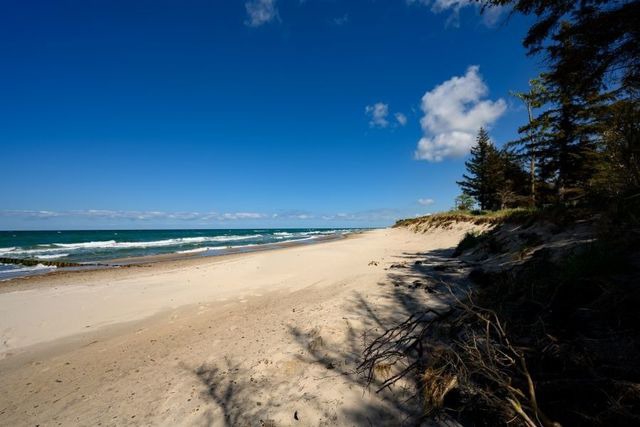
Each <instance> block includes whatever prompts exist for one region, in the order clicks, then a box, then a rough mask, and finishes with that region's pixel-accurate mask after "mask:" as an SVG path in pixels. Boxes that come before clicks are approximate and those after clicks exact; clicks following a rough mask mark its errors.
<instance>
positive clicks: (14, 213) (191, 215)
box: [0, 209, 267, 221]
mask: <svg viewBox="0 0 640 427" xmlns="http://www.w3.org/2000/svg"><path fill="white" fill-rule="evenodd" d="M0 216H1V217H17V218H27V219H29V218H31V219H48V218H59V217H68V218H87V219H91V218H94V219H110V220H118V219H124V220H132V221H149V220H177V221H226V220H242V219H261V218H266V217H267V215H266V214H263V213H257V212H226V213H217V212H164V211H121V210H106V209H87V210H70V211H58V212H54V211H38V210H0Z"/></svg>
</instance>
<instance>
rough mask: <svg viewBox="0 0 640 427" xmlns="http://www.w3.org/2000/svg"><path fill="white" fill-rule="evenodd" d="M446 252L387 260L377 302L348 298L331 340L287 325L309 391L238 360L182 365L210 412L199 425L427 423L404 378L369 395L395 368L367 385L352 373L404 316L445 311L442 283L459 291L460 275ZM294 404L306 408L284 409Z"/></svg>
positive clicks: (462, 282) (383, 370)
mask: <svg viewBox="0 0 640 427" xmlns="http://www.w3.org/2000/svg"><path fill="white" fill-rule="evenodd" d="M452 251H453V249H452V248H451V249H447V250H434V251H429V252H420V253H403V254H402V255H401V257H400V258H399V260H397V261H396V262H395V263H392V264H389V265H387V266H385V270H386V271H387V275H386V278H385V280H384V281H382V282H380V283H378V285H379V286H380V287H382V288H383V290H384V292H382V295H383V296H382V298H381V299H378V300H377V301H376V302H375V304H373V303H372V302H370V301H369V300H368V299H367V297H366V296H365V295H362V294H360V293H353V294H352V296H351V297H350V299H349V301H348V302H347V304H348V307H349V308H350V310H349V313H350V314H349V317H348V318H346V317H345V318H343V320H344V329H343V331H342V334H341V338H340V339H339V340H337V342H328V341H327V340H326V339H325V338H324V337H323V335H322V333H321V331H319V330H317V329H311V330H303V329H301V328H299V327H292V326H290V327H289V333H290V336H291V339H292V340H293V342H294V343H295V344H296V346H297V347H298V348H299V350H300V351H299V352H298V353H296V358H297V361H298V362H299V363H300V366H302V368H301V369H302V370H303V371H304V373H305V375H306V376H307V377H311V378H312V379H313V380H314V381H316V382H317V386H316V388H315V389H311V390H309V389H306V390H297V389H295V387H292V384H291V382H290V381H283V382H281V383H277V382H275V381H274V378H270V377H268V376H264V375H263V376H259V375H255V377H254V376H252V375H254V374H255V371H252V370H251V369H250V368H247V367H243V364H242V363H241V362H239V361H231V360H225V361H224V362H222V363H217V364H203V365H201V366H198V367H196V368H195V369H194V368H193V367H192V368H188V367H185V369H189V371H190V372H191V373H192V374H193V375H195V376H196V377H197V379H198V380H199V382H200V383H201V384H202V386H203V388H204V390H205V391H204V392H203V393H204V394H205V396H203V397H204V398H205V400H208V401H210V402H213V403H214V404H215V406H216V407H217V408H218V410H215V411H214V410H209V411H207V412H206V413H205V414H204V415H205V424H207V425H227V426H244V425H252V426H254V425H258V426H275V425H282V424H285V425H296V423H297V424H298V425H416V424H418V423H421V424H426V425H428V424H429V422H428V420H421V418H420V416H421V413H422V410H421V408H422V403H421V402H420V401H419V398H418V397H416V391H415V390H416V389H415V387H416V384H415V383H412V382H411V381H412V380H408V381H405V382H403V383H399V384H396V385H395V386H394V387H392V388H388V389H385V390H382V391H380V392H379V393H377V392H376V391H377V389H378V387H377V386H379V385H380V384H382V382H383V381H384V380H385V379H386V377H388V375H390V374H391V372H390V371H391V370H392V369H397V367H387V368H385V367H381V369H380V371H379V372H376V376H375V378H374V380H373V382H372V383H371V384H370V385H369V386H367V381H366V378H365V376H364V375H363V374H362V372H359V371H358V369H357V368H358V365H359V364H360V363H361V361H362V353H363V350H364V348H365V347H366V345H367V344H369V343H370V342H371V341H372V340H373V339H375V338H376V337H377V336H379V335H381V334H382V333H383V332H384V331H385V330H387V329H388V328H390V327H393V326H395V325H397V324H398V323H400V322H402V321H404V320H406V319H407V317H409V316H410V315H411V314H415V313H417V312H421V311H424V310H426V309H436V310H437V309H444V308H446V307H447V306H448V305H449V304H450V299H451V294H450V292H449V286H448V285H454V287H455V288H456V289H459V290H463V289H465V288H466V286H467V283H466V276H467V273H468V271H467V270H466V268H465V267H464V265H463V264H462V263H461V262H460V261H458V260H457V259H454V258H451V253H452ZM336 384H339V385H340V388H339V389H337V390H336V391H335V392H333V393H332V390H331V387H332V386H334V385H336ZM327 389H328V390H327ZM340 390H350V391H351V392H353V393H358V395H359V396H369V398H368V399H362V401H361V402H360V403H359V404H358V405H357V407H354V406H349V405H341V404H340V403H341V396H340ZM274 396H277V398H276V397H274ZM292 402H294V403H295V405H292ZM297 407H300V408H306V410H300V411H298V410H295V409H291V408H297ZM306 413H313V414H321V416H320V417H318V418H317V419H312V420H311V419H308V418H304V415H305V414H306ZM221 418H222V419H221Z"/></svg>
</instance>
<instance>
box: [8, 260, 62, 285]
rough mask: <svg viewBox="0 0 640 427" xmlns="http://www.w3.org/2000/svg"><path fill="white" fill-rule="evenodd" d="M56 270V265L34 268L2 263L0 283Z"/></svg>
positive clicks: (41, 265) (34, 266) (35, 266)
mask: <svg viewBox="0 0 640 427" xmlns="http://www.w3.org/2000/svg"><path fill="white" fill-rule="evenodd" d="M55 269H56V266H55V265H44V264H38V265H33V266H21V265H15V264H2V263H0V281H3V280H9V279H13V278H15V277H20V276H28V275H31V274H36V273H46V272H48V271H53V270H55Z"/></svg>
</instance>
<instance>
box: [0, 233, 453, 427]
mask: <svg viewBox="0 0 640 427" xmlns="http://www.w3.org/2000/svg"><path fill="white" fill-rule="evenodd" d="M464 231H465V230H463V229H456V230H449V231H443V230H435V231H430V232H427V233H413V232H411V231H408V230H405V229H384V230H374V231H369V232H365V233H362V234H360V235H356V236H353V237H350V238H348V239H343V240H339V241H331V242H324V243H318V244H315V245H307V246H299V247H289V248H282V249H276V250H270V251H264V252H256V253H249V254H241V255H230V256H226V257H215V258H202V259H196V260H187V261H181V262H166V263H158V264H154V265H151V266H149V267H139V268H124V269H118V270H115V271H113V270H109V271H92V272H75V273H67V274H57V275H51V276H45V277H38V278H29V279H25V280H14V281H11V282H8V283H5V284H4V285H3V287H2V288H0V321H1V324H0V345H1V347H0V358H2V359H1V360H0V378H1V383H0V424H1V425H12V426H18V425H38V424H39V425H42V426H44V425H167V426H169V425H214V426H217V425H369V424H371V425H380V424H387V425H392V424H397V423H399V422H401V421H402V420H403V419H404V417H406V416H408V415H410V414H411V413H412V411H416V410H419V408H416V407H415V405H413V404H412V403H411V402H404V401H405V400H406V398H407V397H409V395H410V392H409V391H405V390H401V389H394V390H391V391H389V392H385V393H383V394H380V395H379V394H376V393H373V392H372V391H371V390H366V389H365V388H363V383H362V378H361V376H359V375H357V374H356V373H355V369H356V367H357V364H358V361H359V357H360V354H361V351H362V348H363V345H364V343H365V342H368V341H370V340H371V338H372V337H374V336H375V335H376V334H378V333H380V332H381V331H383V330H384V328H385V327H388V326H390V325H392V324H393V323H394V322H397V321H399V320H402V319H403V318H404V317H406V316H407V315H408V314H409V313H410V312H411V311H412V310H415V309H416V307H417V306H418V305H431V306H438V305H442V304H445V302H444V300H441V299H439V298H438V296H437V294H430V293H428V292H424V291H420V290H418V289H413V288H412V286H408V284H411V283H413V282H415V281H416V280H418V279H419V278H420V274H419V273H420V272H419V271H417V270H416V269H413V268H411V266H413V265H417V264H415V261H416V260H423V261H425V264H426V261H428V260H430V259H432V260H437V259H438V257H440V256H442V254H443V250H445V249H450V248H452V247H454V246H455V245H456V243H457V242H458V241H459V239H460V238H461V237H462V235H463V234H464Z"/></svg>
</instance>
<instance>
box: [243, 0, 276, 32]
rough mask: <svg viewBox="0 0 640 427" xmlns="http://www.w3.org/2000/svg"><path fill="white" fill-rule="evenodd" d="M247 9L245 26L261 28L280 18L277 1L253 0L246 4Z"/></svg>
mask: <svg viewBox="0 0 640 427" xmlns="http://www.w3.org/2000/svg"><path fill="white" fill-rule="evenodd" d="M244 7H245V9H247V20H246V21H244V23H245V25H247V26H249V27H259V26H261V25H263V24H266V23H268V22H271V21H273V20H274V19H277V18H278V9H277V8H276V0H251V1H248V2H246V3H245V4H244Z"/></svg>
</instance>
